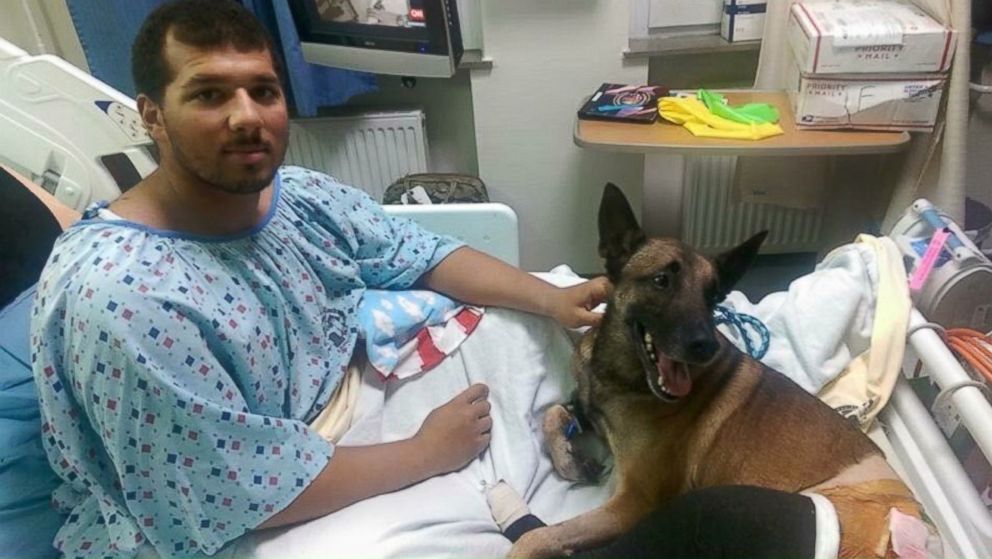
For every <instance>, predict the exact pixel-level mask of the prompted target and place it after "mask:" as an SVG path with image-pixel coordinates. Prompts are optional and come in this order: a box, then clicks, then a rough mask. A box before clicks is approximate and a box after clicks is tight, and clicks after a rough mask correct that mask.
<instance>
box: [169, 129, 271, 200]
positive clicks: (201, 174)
mask: <svg viewBox="0 0 992 559" xmlns="http://www.w3.org/2000/svg"><path fill="white" fill-rule="evenodd" d="M175 137H176V136H175V135H172V138H175ZM240 143H244V144H258V143H260V141H257V140H255V139H253V141H246V142H240ZM171 144H172V152H173V155H174V156H175V158H176V163H178V164H179V166H180V167H182V169H183V170H185V171H186V172H187V173H189V174H191V175H193V176H194V177H196V178H197V179H199V180H200V181H201V182H203V183H204V184H206V185H207V186H209V187H211V188H213V189H216V190H219V191H222V192H227V193H228V194H256V193H258V192H261V191H262V190H265V188H266V187H268V186H269V185H270V184H272V180H273V179H274V178H275V176H276V172H277V171H278V169H279V166H278V165H273V167H272V169H271V171H270V172H269V173H267V174H266V176H264V177H262V178H259V177H251V176H249V177H245V178H232V177H225V176H224V168H223V166H222V165H220V164H218V165H217V166H216V167H215V168H214V169H209V168H206V166H205V165H202V164H200V163H198V162H197V161H196V160H195V159H193V158H191V157H187V156H186V153H185V151H184V150H183V148H182V146H181V145H179V144H178V143H176V142H175V141H173V142H172V143H171ZM283 145H285V143H283ZM267 147H268V148H269V149H270V150H273V149H274V146H272V145H271V144H268V146H267ZM284 154H285V151H284V152H283V153H282V154H276V153H274V152H273V151H270V155H273V156H275V155H278V157H274V159H275V160H276V161H281V160H282V157H283V156H284Z"/></svg>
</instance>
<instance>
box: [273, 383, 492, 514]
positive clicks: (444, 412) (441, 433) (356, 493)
mask: <svg viewBox="0 0 992 559" xmlns="http://www.w3.org/2000/svg"><path fill="white" fill-rule="evenodd" d="M488 395H489V389H488V388H486V386H485V385H483V384H474V385H472V386H470V387H468V388H467V389H465V390H464V391H463V392H462V393H461V394H459V395H457V396H455V397H454V398H453V399H452V400H451V401H449V402H448V403H446V404H444V405H443V406H441V407H439V408H437V409H435V410H434V411H432V412H431V413H430V414H428V416H427V418H426V419H424V423H423V424H422V425H421V427H420V430H419V431H417V434H416V435H414V436H413V437H411V438H409V439H405V440H402V441H396V442H391V443H382V444H375V445H369V446H350V447H349V446H338V447H337V448H335V449H334V455H333V456H331V459H330V460H329V461H328V462H327V465H326V466H324V469H323V470H322V471H321V472H320V473H319V474H317V477H316V478H314V480H313V481H312V482H311V483H310V485H308V486H307V487H306V488H305V489H304V490H303V492H302V493H300V494H299V495H298V496H297V497H296V499H295V500H293V502H292V503H290V505H289V506H288V507H286V508H285V509H283V510H282V511H280V512H278V513H276V514H275V515H274V516H272V517H271V518H269V519H268V520H266V521H265V522H263V523H262V524H261V525H260V526H259V527H258V528H259V529H264V528H275V527H277V526H283V525H286V524H295V523H297V522H302V521H304V520H310V519H312V518H317V517H319V516H324V515H325V514H330V513H332V512H334V511H337V510H340V509H343V508H344V507H346V506H348V505H351V504H353V503H357V502H358V501H361V500H363V499H367V498H369V497H374V496H376V495H381V494H383V493H390V492H392V491H396V490H398V489H402V488H404V487H407V486H409V485H413V484H414V483H417V482H420V481H423V480H425V479H427V478H430V477H434V476H436V475H440V474H446V473H448V472H452V471H455V470H457V469H460V468H461V467H462V466H464V465H465V464H467V463H468V462H469V461H470V460H472V459H473V458H475V457H476V456H478V455H479V453H480V452H482V451H483V450H484V449H485V448H486V447H487V446H489V439H490V429H492V418H491V417H490V416H489V409H490V404H489V401H488V399H487V397H488Z"/></svg>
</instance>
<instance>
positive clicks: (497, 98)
mask: <svg viewBox="0 0 992 559" xmlns="http://www.w3.org/2000/svg"><path fill="white" fill-rule="evenodd" d="M627 5H628V2H624V1H621V0H539V1H535V0H498V1H487V2H483V3H482V11H483V13H482V22H483V36H484V37H485V54H486V56H487V57H491V58H492V59H493V68H492V70H475V71H473V72H472V99H473V106H474V109H475V110H474V112H475V133H476V145H477V148H478V153H479V174H480V176H481V177H482V179H483V180H484V181H485V182H486V185H487V186H488V187H489V191H490V195H491V197H493V198H494V199H496V200H498V201H502V202H506V203H508V204H509V205H511V206H512V207H513V208H514V209H515V210H516V211H517V213H518V215H519V217H520V223H521V239H523V243H522V244H523V246H522V247H521V264H522V266H523V267H524V268H525V269H529V270H546V269H549V268H551V267H552V266H554V265H556V264H560V263H567V264H569V265H571V266H572V267H573V268H574V269H575V270H576V271H577V272H581V273H590V272H598V271H601V270H602V264H601V262H600V260H599V257H598V256H597V254H596V246H597V242H598V239H597V232H596V210H597V208H598V206H599V199H600V196H601V195H602V188H603V184H604V183H606V182H607V181H612V182H614V183H616V184H618V185H619V186H621V187H622V188H623V189H624V190H625V191H626V192H627V194H628V196H629V197H630V199H631V202H632V203H633V204H634V206H635V210H636V209H637V208H639V207H640V198H641V185H642V183H643V169H644V158H643V156H641V155H631V154H614V153H606V152H600V151H593V150H588V149H581V148H578V147H576V146H575V145H574V144H573V142H572V130H573V126H574V124H575V111H576V109H577V108H578V106H579V104H580V100H581V98H582V96H584V95H588V94H590V93H592V92H593V91H594V90H595V89H596V87H598V86H599V85H600V83H602V82H606V81H615V82H618V83H645V82H646V80H647V70H648V69H647V64H646V62H644V61H633V62H625V61H624V59H623V55H622V52H623V49H624V48H625V47H626V45H627V31H628V25H629V21H628V12H627Z"/></svg>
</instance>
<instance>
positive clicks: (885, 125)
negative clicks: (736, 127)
mask: <svg viewBox="0 0 992 559" xmlns="http://www.w3.org/2000/svg"><path fill="white" fill-rule="evenodd" d="M946 81H947V76H946V75H942V74H901V75H900V74H868V75H866V74H837V75H829V76H825V75H816V74H805V73H801V72H800V71H799V68H798V66H796V65H793V77H792V80H791V83H793V84H794V85H793V90H792V91H791V92H790V96H791V99H792V109H793V114H794V115H795V120H796V127H797V128H799V129H813V130H816V129H860V130H907V131H919V132H927V131H930V130H933V126H934V123H935V122H936V121H937V113H938V112H939V110H940V96H941V95H942V94H943V91H944V85H945V83H946Z"/></svg>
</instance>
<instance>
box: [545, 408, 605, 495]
mask: <svg viewBox="0 0 992 559" xmlns="http://www.w3.org/2000/svg"><path fill="white" fill-rule="evenodd" d="M543 428H544V440H545V442H546V443H547V445H548V452H549V454H550V455H551V463H552V465H554V467H555V471H556V472H558V475H560V476H561V477H563V478H564V479H567V480H569V481H579V482H585V483H593V482H595V481H597V480H598V479H599V476H600V475H601V474H602V473H603V465H602V464H600V463H599V462H598V461H596V460H594V459H592V458H590V457H589V456H588V455H586V454H585V453H584V452H582V451H580V450H579V449H578V448H577V446H576V445H575V444H573V441H574V438H575V437H576V436H578V432H579V429H578V422H577V421H576V419H575V417H574V416H573V415H572V414H571V413H569V411H568V410H567V409H566V408H565V406H563V405H561V404H558V405H555V406H552V407H551V408H549V409H548V411H547V413H545V414H544V426H543Z"/></svg>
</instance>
